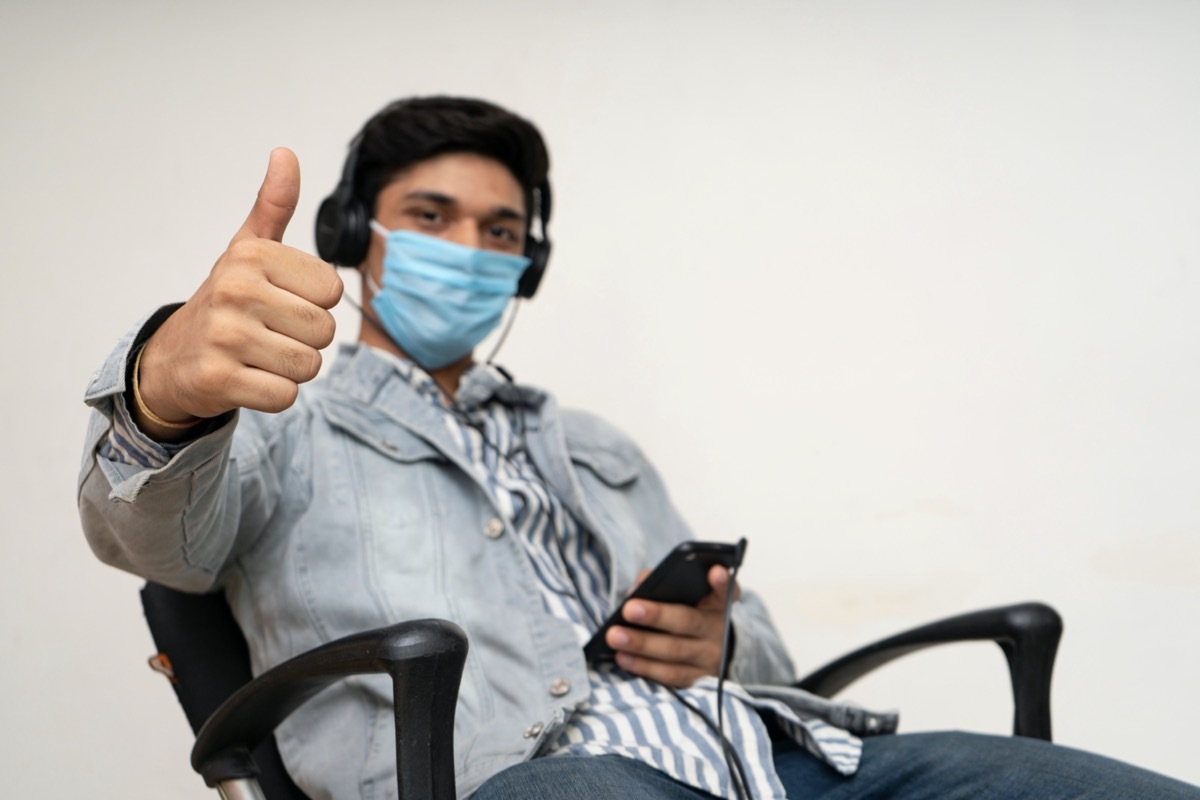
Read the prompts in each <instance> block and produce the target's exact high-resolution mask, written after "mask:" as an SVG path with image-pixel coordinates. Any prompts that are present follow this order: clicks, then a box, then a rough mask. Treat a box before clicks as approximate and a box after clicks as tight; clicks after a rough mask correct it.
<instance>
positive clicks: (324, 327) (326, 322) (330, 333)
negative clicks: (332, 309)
mask: <svg viewBox="0 0 1200 800" xmlns="http://www.w3.org/2000/svg"><path fill="white" fill-rule="evenodd" d="M313 333H314V335H315V337H316V341H315V342H314V344H315V345H316V346H317V348H318V349H321V348H325V347H328V346H329V345H331V344H332V343H333V337H334V336H336V335H337V320H335V319H334V318H333V314H330V313H329V312H328V311H323V312H322V313H321V314H320V316H319V317H318V318H317V320H316V323H315V325H314V331H313Z"/></svg>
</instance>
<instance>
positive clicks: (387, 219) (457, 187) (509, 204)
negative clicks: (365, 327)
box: [366, 153, 526, 281]
mask: <svg viewBox="0 0 1200 800" xmlns="http://www.w3.org/2000/svg"><path fill="white" fill-rule="evenodd" d="M375 218H376V219H377V220H379V223H380V224H381V225H383V227H385V228H387V229H388V230H396V229H403V230H410V231H417V232H418V233H425V234H428V235H430V236H437V237H439V238H442V239H446V240H449V241H451V242H455V243H457V244H462V245H466V246H468V247H477V248H480V249H482V250H496V251H498V252H502V253H511V254H513V255H521V254H522V253H523V252H524V251H525V229H526V209H525V199H524V195H523V193H522V191H521V185H520V184H519V183H517V180H516V178H514V177H513V175H512V173H511V172H509V171H508V168H507V167H505V166H504V165H503V164H501V163H500V162H499V161H496V160H494V159H491V158H488V157H486V156H481V155H478V154H476V153H444V154H442V155H440V156H434V157H433V158H430V159H427V160H425V161H419V162H417V163H416V164H413V165H412V166H410V167H407V168H406V169H405V170H404V171H402V172H401V173H400V174H399V175H397V176H396V177H395V178H394V179H393V180H392V182H391V183H389V184H387V185H386V186H384V187H383V189H381V190H380V192H379V195H378V197H377V198H376V200H375ZM383 250H384V242H383V238H382V237H380V236H372V237H371V244H370V246H369V248H368V250H367V260H366V267H367V269H369V270H371V271H372V274H373V275H374V276H375V279H376V280H377V281H378V280H380V276H381V271H382V263H383Z"/></svg>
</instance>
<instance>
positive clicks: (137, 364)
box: [133, 345, 203, 431]
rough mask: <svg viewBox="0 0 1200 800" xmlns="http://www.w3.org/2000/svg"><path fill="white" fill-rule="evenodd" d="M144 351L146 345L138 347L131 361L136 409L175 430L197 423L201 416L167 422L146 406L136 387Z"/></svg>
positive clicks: (155, 422) (153, 420)
mask: <svg viewBox="0 0 1200 800" xmlns="http://www.w3.org/2000/svg"><path fill="white" fill-rule="evenodd" d="M144 352H146V345H142V346H141V347H140V348H138V354H137V358H136V359H134V362H133V402H135V403H137V407H138V411H140V412H141V413H142V416H144V417H145V418H146V419H148V420H150V421H151V422H153V423H154V424H155V425H158V426H160V427H163V428H170V429H171V430H175V431H182V430H186V429H187V428H190V427H192V426H193V425H196V424H197V423H199V422H200V421H201V420H202V419H203V417H196V418H195V419H194V420H192V421H191V422H167V421H166V420H165V419H163V418H162V417H160V416H159V415H158V414H155V413H154V412H153V411H151V410H150V409H149V408H147V407H146V401H145V400H143V399H142V393H141V390H139V389H138V372H139V371H140V370H141V368H142V353H144Z"/></svg>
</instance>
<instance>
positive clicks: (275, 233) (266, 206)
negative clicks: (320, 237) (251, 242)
mask: <svg viewBox="0 0 1200 800" xmlns="http://www.w3.org/2000/svg"><path fill="white" fill-rule="evenodd" d="M299 201H300V160H299V159H297V158H296V154H295V153H293V152H292V151H291V150H288V149H287V148H286V147H277V148H275V149H274V150H272V151H271V158H270V160H269V161H268V162H267V174H266V177H264V178H263V182H262V186H261V187H259V190H258V197H257V198H256V199H255V201H254V206H253V207H252V208H251V209H250V215H249V216H247V217H246V221H245V222H243V223H242V227H241V228H240V229H239V230H238V232H237V233H236V234H235V235H234V237H233V239H234V241H237V240H238V239H244V238H249V237H253V238H256V239H271V240H273V241H276V242H282V241H283V233H284V231H286V230H287V226H288V223H289V222H291V220H292V214H293V213H294V212H295V211H296V204H297V203H298V202H299Z"/></svg>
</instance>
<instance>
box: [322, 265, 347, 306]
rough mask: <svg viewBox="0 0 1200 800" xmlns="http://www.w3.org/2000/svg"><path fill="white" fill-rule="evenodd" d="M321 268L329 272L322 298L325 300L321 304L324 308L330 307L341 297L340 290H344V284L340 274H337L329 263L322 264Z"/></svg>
mask: <svg viewBox="0 0 1200 800" xmlns="http://www.w3.org/2000/svg"><path fill="white" fill-rule="evenodd" d="M323 269H325V270H326V272H327V273H328V274H329V279H328V283H327V284H326V286H325V289H324V294H323V297H322V299H323V300H324V301H325V302H324V303H322V305H323V306H324V307H325V308H332V307H333V306H336V305H337V304H338V301H340V300H341V299H342V292H343V291H344V290H345V284H344V283H343V282H342V276H341V275H338V273H337V270H336V269H334V268H333V267H331V266H329V265H323Z"/></svg>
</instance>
